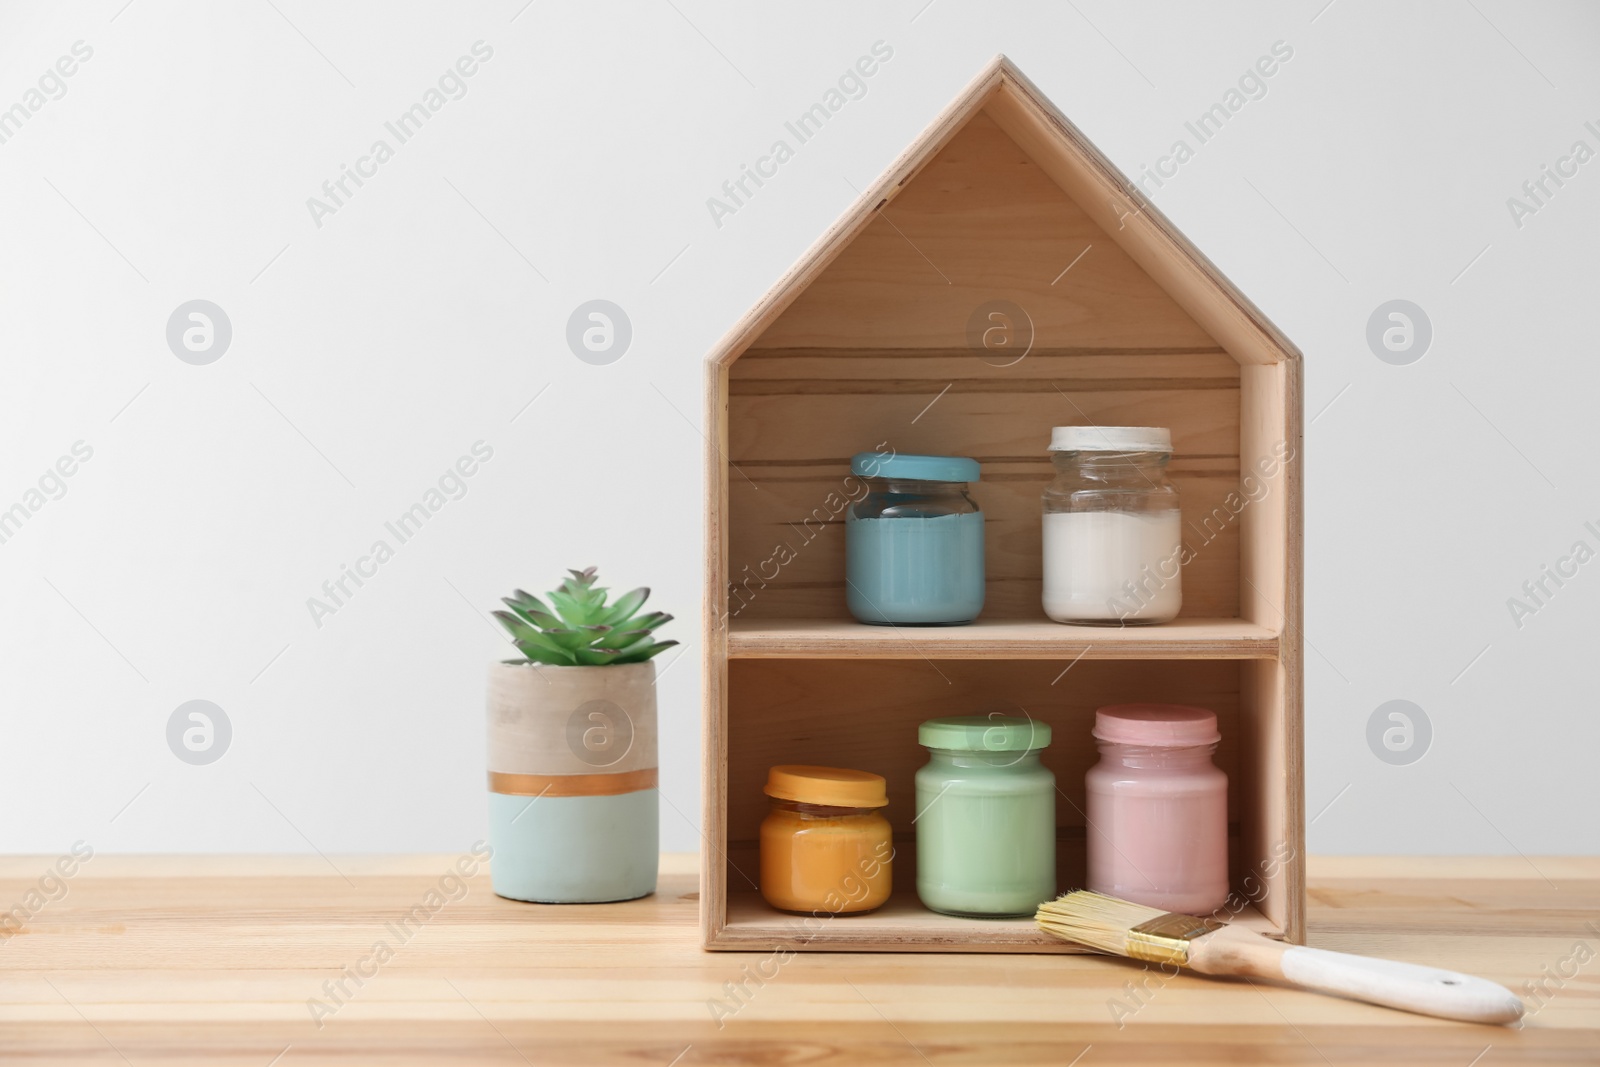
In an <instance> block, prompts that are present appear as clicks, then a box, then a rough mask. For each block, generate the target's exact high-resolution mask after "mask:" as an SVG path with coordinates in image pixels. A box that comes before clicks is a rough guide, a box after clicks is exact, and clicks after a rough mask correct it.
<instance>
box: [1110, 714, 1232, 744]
mask: <svg viewBox="0 0 1600 1067" xmlns="http://www.w3.org/2000/svg"><path fill="white" fill-rule="evenodd" d="M1094 736H1095V738H1096V740H1099V741H1107V742H1110V743H1111V744H1114V745H1149V746H1151V747H1153V748H1187V747H1191V746H1197V745H1214V744H1216V743H1217V742H1218V741H1220V740H1222V735H1221V734H1220V733H1218V732H1217V716H1216V713H1215V712H1213V711H1208V710H1207V709H1205V708H1191V707H1187V706H1185V705H1183V704H1110V705H1107V706H1106V707H1103V708H1100V709H1099V710H1098V711H1096V712H1095V713H1094Z"/></svg>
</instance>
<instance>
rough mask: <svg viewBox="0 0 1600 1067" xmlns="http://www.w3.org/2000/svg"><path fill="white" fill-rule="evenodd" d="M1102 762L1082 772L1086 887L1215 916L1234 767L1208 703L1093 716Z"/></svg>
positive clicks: (1222, 886) (1222, 895)
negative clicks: (1223, 755) (1215, 756)
mask: <svg viewBox="0 0 1600 1067" xmlns="http://www.w3.org/2000/svg"><path fill="white" fill-rule="evenodd" d="M1094 736H1095V740H1096V741H1098V742H1099V745H1100V762H1099V763H1096V764H1095V765H1094V766H1093V767H1090V768H1089V772H1088V774H1087V775H1086V776H1085V778H1084V789H1085V792H1086V793H1087V799H1088V805H1087V807H1088V811H1087V813H1086V814H1087V816H1088V821H1089V833H1088V837H1089V882H1088V884H1089V888H1090V889H1092V890H1094V891H1095V892H1096V893H1104V894H1106V895H1107V896H1113V897H1121V898H1122V899H1123V900H1131V901H1133V902H1134V903H1136V904H1146V905H1148V906H1150V907H1152V908H1160V909H1161V910H1163V911H1173V912H1178V913H1180V914H1183V915H1201V916H1204V915H1209V914H1211V913H1212V912H1214V911H1216V910H1217V909H1218V908H1220V907H1222V905H1223V903H1224V902H1225V901H1226V900H1227V898H1228V776H1227V774H1225V773H1224V772H1223V771H1221V770H1220V769H1218V768H1217V767H1215V766H1213V765H1212V762H1211V756H1212V753H1214V752H1215V751H1216V750H1217V742H1218V741H1219V740H1220V739H1221V736H1222V735H1221V734H1219V733H1218V732H1217V717H1216V715H1215V714H1213V713H1212V712H1210V711H1207V710H1206V709H1205V708H1189V707H1183V706H1181V705H1177V704H1117V705H1113V706H1110V707H1104V708H1101V709H1100V710H1099V711H1097V712H1095V715H1094Z"/></svg>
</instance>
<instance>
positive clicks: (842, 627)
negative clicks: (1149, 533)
mask: <svg viewBox="0 0 1600 1067" xmlns="http://www.w3.org/2000/svg"><path fill="white" fill-rule="evenodd" d="M728 655H729V656H730V657H731V658H733V659H1077V658H1079V657H1082V658H1085V659H1274V658H1276V657H1277V655H1278V634H1277V633H1276V631H1274V630H1272V629H1270V628H1268V627H1266V626H1260V625H1257V624H1256V623H1253V622H1246V621H1245V620H1243V619H1177V620H1176V621H1174V622H1170V623H1165V624H1163V625H1160V626H1125V627H1116V626H1064V625H1062V624H1061V623H1058V622H1051V621H1050V620H1048V619H1038V620H1030V619H979V620H978V621H977V622H975V623H971V624H969V625H967V626H868V625H865V624H863V623H859V622H855V621H852V620H848V619H750V620H744V619H734V620H732V627H731V629H730V630H729V632H728Z"/></svg>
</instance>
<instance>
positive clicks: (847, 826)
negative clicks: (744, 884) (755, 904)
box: [761, 765, 894, 915]
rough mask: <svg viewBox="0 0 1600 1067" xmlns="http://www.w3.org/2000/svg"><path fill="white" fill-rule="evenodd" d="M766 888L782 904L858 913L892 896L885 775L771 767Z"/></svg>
mask: <svg viewBox="0 0 1600 1067" xmlns="http://www.w3.org/2000/svg"><path fill="white" fill-rule="evenodd" d="M764 792H765V793H766V794H767V796H768V797H770V798H772V799H771V809H770V810H769V811H768V812H767V817H766V818H765V819H763V820H762V822H761V895H762V896H763V897H765V898H766V901H767V903H768V904H771V905H772V906H773V907H774V908H778V909H779V910H781V911H798V912H809V913H811V914H813V915H854V914H859V913H861V912H867V911H872V910H873V909H874V908H877V907H879V906H880V905H882V904H883V903H884V902H885V901H886V900H888V899H889V889H890V884H891V883H890V868H891V866H892V862H893V860H894V841H893V837H892V835H891V833H890V830H889V820H888V819H886V818H884V817H883V811H882V809H883V807H884V806H885V805H887V804H888V803H889V797H888V794H887V793H886V792H885V791H884V782H883V777H882V776H881V775H877V774H871V773H869V772H867V771H852V770H845V769H842V768H839V767H809V766H800V765H788V766H782V767H774V768H772V769H771V770H770V771H769V772H767V787H766V789H765V790H764Z"/></svg>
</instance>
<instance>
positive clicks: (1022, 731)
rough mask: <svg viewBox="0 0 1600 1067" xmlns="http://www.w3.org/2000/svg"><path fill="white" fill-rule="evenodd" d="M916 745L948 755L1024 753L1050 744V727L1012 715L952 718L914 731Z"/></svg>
mask: <svg viewBox="0 0 1600 1067" xmlns="http://www.w3.org/2000/svg"><path fill="white" fill-rule="evenodd" d="M917 744H919V745H922V746H923V747H924V748H939V749H945V750H946V751H950V752H1027V751H1029V750H1031V749H1037V748H1045V747H1047V746H1048V745H1049V744H1050V724H1049V723H1047V722H1040V721H1039V720H1038V719H1028V718H1019V717H1017V716H1015V715H955V716H952V717H950V718H948V719H929V720H928V721H927V722H925V723H923V724H922V725H921V726H919V727H917Z"/></svg>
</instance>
